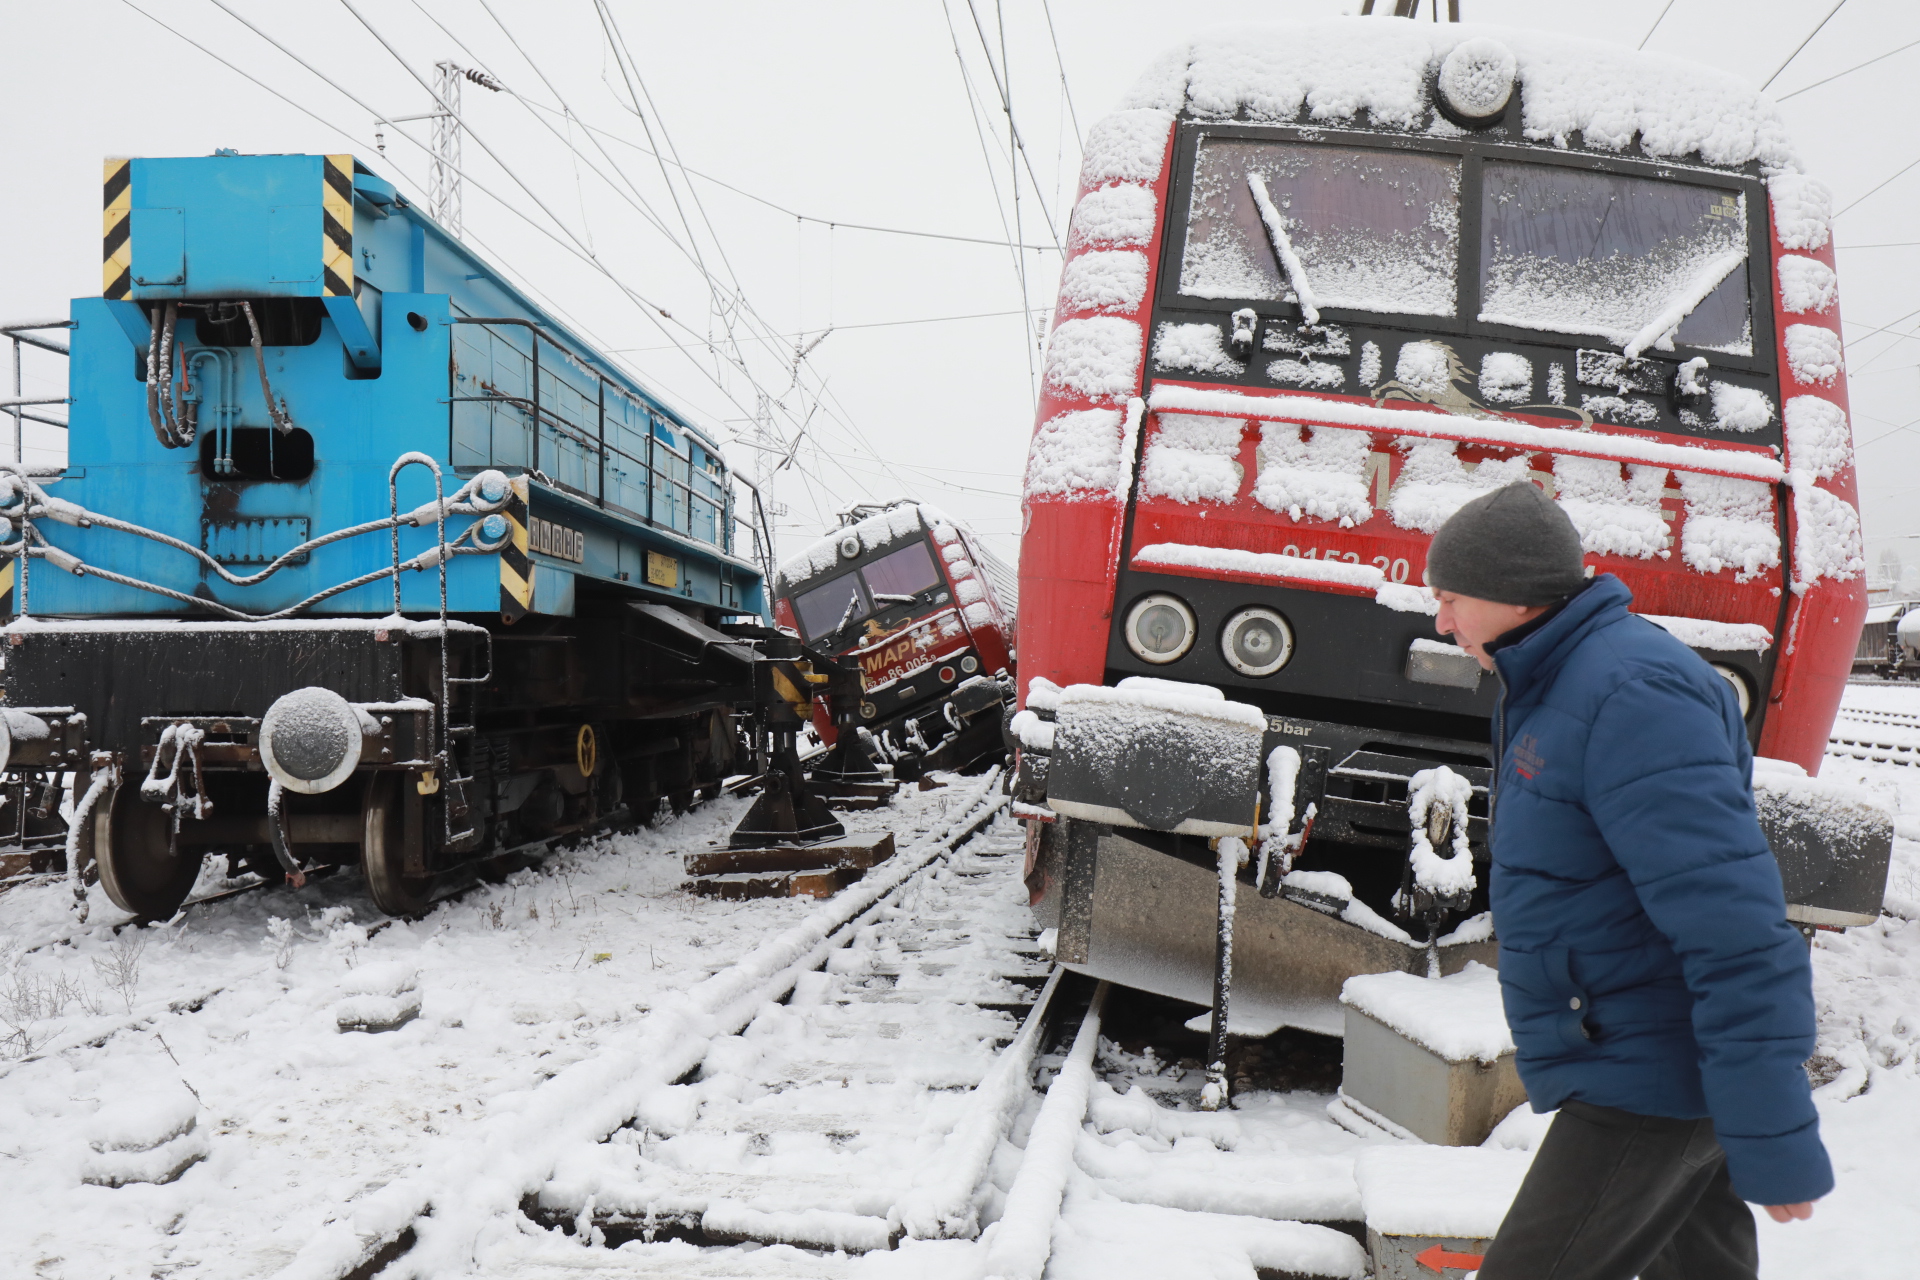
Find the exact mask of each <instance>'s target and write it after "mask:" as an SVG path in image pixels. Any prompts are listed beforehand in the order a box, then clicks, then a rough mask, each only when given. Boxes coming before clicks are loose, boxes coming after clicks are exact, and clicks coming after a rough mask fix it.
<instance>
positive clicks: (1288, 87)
mask: <svg viewBox="0 0 1920 1280" xmlns="http://www.w3.org/2000/svg"><path fill="white" fill-rule="evenodd" d="M1476 39H1491V40H1497V41H1499V42H1500V43H1501V44H1503V45H1505V46H1506V47H1507V48H1508V49H1509V50H1511V51H1512V53H1513V56H1514V59H1515V61H1516V62H1517V64H1518V67H1517V73H1516V76H1515V87H1516V88H1517V89H1518V90H1519V95H1520V102H1521V129H1522V132H1523V134H1524V136H1525V137H1526V138H1527V140H1529V141H1532V142H1541V143H1548V144H1550V145H1553V146H1556V147H1571V146H1574V145H1579V146H1581V147H1583V148H1586V149H1590V150H1595V151H1605V152H1613V153H1619V152H1625V151H1628V150H1631V149H1632V148H1633V147H1634V146H1635V145H1636V144H1637V145H1638V148H1639V150H1640V152H1641V153H1642V154H1644V155H1647V156H1657V157H1662V158H1672V159H1676V160H1677V159H1682V158H1686V157H1695V158H1697V159H1698V161H1699V162H1701V163H1704V164H1709V165H1714V166H1719V167H1725V168H1740V167H1743V166H1745V165H1748V164H1751V163H1755V162H1757V163H1758V164H1759V167H1760V169H1761V171H1762V172H1763V173H1766V174H1769V175H1771V174H1776V173H1788V172H1798V171H1799V170H1800V163H1799V159H1798V157H1797V156H1796V155H1795V154H1794V151H1793V147H1792V144H1791V142H1790V141H1789V139H1788V136H1787V130H1786V127H1785V125H1784V124H1782V122H1781V120H1780V116H1779V113H1778V112H1777V111H1776V110H1775V108H1774V106H1773V104H1772V103H1771V102H1770V101H1768V100H1767V99H1766V98H1764V97H1762V96H1761V95H1760V94H1759V93H1757V92H1755V91H1754V90H1753V89H1751V88H1748V87H1747V86H1746V85H1745V84H1743V83H1741V82H1740V81H1739V80H1738V79H1736V78H1735V77H1733V76H1730V75H1727V74H1726V73H1724V72H1720V71H1715V70H1713V69H1712V68H1709V67H1704V66H1701V65H1700V64H1698V63H1695V62H1689V61H1686V60H1684V59H1679V58H1670V57H1665V56H1663V55H1660V54H1653V53H1640V52H1636V51H1634V50H1632V49H1627V48H1624V47H1623V46H1620V45H1614V44H1607V43H1604V42H1602V41H1598V40H1584V39H1579V38H1577V37H1573V36H1565V35H1558V34H1550V33H1545V32H1538V31H1526V30H1520V29H1515V28H1507V27H1493V26H1484V25H1477V24H1476V25H1456V24H1445V25H1439V24H1427V23H1418V22H1404V21H1399V22H1396V21H1388V20H1385V19H1380V18H1330V19H1323V20H1319V21H1314V22H1288V23H1263V24H1261V25H1258V26H1235V27H1227V28H1220V29H1217V30H1214V31H1210V32H1207V33H1205V34H1203V35H1201V36H1200V37H1198V38H1197V39H1195V40H1192V41H1190V42H1188V43H1186V44H1183V45H1181V46H1179V47H1177V48H1174V49H1172V50H1169V51H1168V52H1167V53H1166V54H1164V55H1163V56H1162V57H1160V58H1159V59H1158V60H1156V61H1155V62H1154V64H1153V65H1152V67H1151V68H1149V70H1148V71H1147V72H1146V74H1145V75H1143V76H1142V77H1141V78H1140V80H1139V81H1138V82H1137V83H1136V84H1135V85H1134V87H1133V89H1132V90H1131V91H1130V92H1129V93H1128V94H1127V95H1126V97H1125V98H1124V99H1123V100H1122V101H1121V104H1120V105H1121V108H1122V110H1121V111H1120V112H1118V113H1117V114H1116V115H1115V116H1111V117H1109V118H1108V119H1107V120H1106V121H1103V122H1102V125H1101V126H1099V127H1096V129H1095V130H1094V131H1093V136H1090V137H1089V139H1088V145H1087V159H1088V177H1089V179H1090V180H1091V182H1092V184H1094V185H1097V184H1098V182H1099V181H1101V180H1102V179H1103V178H1105V177H1115V178H1118V177H1124V176H1131V175H1127V174H1124V173H1122V172H1119V171H1118V170H1120V169H1124V168H1125V167H1126V163H1125V161H1126V156H1125V155H1124V153H1125V151H1126V150H1127V146H1126V141H1127V140H1128V138H1129V136H1132V137H1138V136H1139V135H1140V134H1142V133H1147V134H1151V132H1152V130H1151V128H1150V122H1149V121H1148V120H1145V119H1142V118H1141V117H1143V116H1145V115H1147V114H1148V113H1154V114H1158V113H1168V114H1172V115H1181V116H1186V117H1189V118H1193V119H1201V120H1238V121H1246V122H1251V123H1262V124H1281V123H1317V124H1354V123H1357V122H1359V119H1360V116H1361V113H1362V112H1364V113H1365V116H1366V123H1367V124H1368V125H1370V126H1371V127H1375V128H1389V129H1398V130H1404V131H1407V132H1426V133H1434V134H1440V135H1445V136H1457V135H1459V134H1461V133H1463V132H1465V131H1464V130H1462V129H1461V128H1460V127H1459V126H1458V125H1456V124H1454V123H1453V122H1451V121H1450V120H1448V119H1447V118H1446V117H1445V116H1444V115H1442V114H1441V113H1440V112H1439V110H1438V109H1437V108H1436V107H1435V105H1434V102H1433V96H1434V95H1433V89H1434V78H1435V73H1436V71H1437V70H1438V68H1439V66H1440V64H1441V63H1442V61H1443V60H1444V59H1445V58H1446V56H1447V55H1448V54H1449V53H1451V52H1452V51H1453V49H1454V48H1455V47H1456V46H1458V45H1460V44H1462V43H1464V42H1466V41H1468V40H1476ZM1136 113H1137V114H1136ZM1129 117H1132V118H1131V119H1129ZM1162 119H1164V116H1163V117H1162ZM1143 126H1146V127H1144V128H1143ZM1102 135H1104V136H1102ZM1165 138H1166V133H1165V126H1164V125H1162V126H1161V127H1160V130H1159V133H1158V140H1159V141H1161V142H1164V140H1165ZM1142 141H1145V139H1142ZM1158 167H1159V164H1158V156H1157V155H1156V157H1155V160H1154V165H1153V168H1154V169H1155V170H1156V171H1157V170H1158ZM1103 171H1111V172H1103Z"/></svg>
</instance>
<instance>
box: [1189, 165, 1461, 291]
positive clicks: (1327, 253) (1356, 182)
mask: <svg viewBox="0 0 1920 1280" xmlns="http://www.w3.org/2000/svg"><path fill="white" fill-rule="evenodd" d="M1249 175H1254V176H1258V177H1260V178H1261V179H1262V180H1263V181H1264V182H1265V185H1266V187H1267V189H1268V191H1269V192H1270V193H1271V195H1272V199H1273V203H1274V204H1275V206H1277V208H1278V210H1279V212H1280V215H1281V217H1282V218H1283V219H1284V221H1285V224H1286V233H1287V236H1288V238H1289V239H1290V240H1291V242H1292V245H1293V248H1294V251H1295V252H1296V253H1297V254H1298V255H1299V258H1300V262H1301V265H1302V266H1303V267H1304V269H1305V275H1306V278H1307V280H1308V281H1309V282H1310V288H1311V289H1312V291H1313V294H1314V297H1315V300H1316V301H1317V302H1318V304H1319V305H1320V306H1324V307H1343V308H1347V309H1350V310H1354V311H1371V312H1388V313H1394V314H1401V315H1435V316H1446V315H1452V314H1453V312H1454V294H1455V278H1456V266H1455V264H1456V262H1457V261H1458V258H1459V248H1460V168H1459V162H1458V161H1457V160H1455V159H1454V158H1453V157H1451V156H1440V155H1417V154H1409V153H1407V152H1399V151H1373V150H1360V149H1355V148H1348V147H1330V146H1321V145H1314V144H1299V143H1281V142H1264V141H1263V142H1250V141H1241V140H1235V139H1225V138H1202V139H1201V141H1200V145H1199V148H1198V152H1197V155H1196V157H1195V160H1194V173H1193V195H1192V204H1191V206H1190V210H1189V213H1188V221H1187V243H1186V251H1185V253H1184V255H1183V257H1182V261H1181V267H1180V292H1182V293H1184V294H1187V295H1188V296H1190V297H1198V298H1234V299H1239V298H1247V299H1279V300H1283V301H1287V302H1296V303H1297V302H1298V301H1299V298H1298V296H1297V295H1296V293H1295V291H1294V289H1293V287H1292V284H1291V283H1290V282H1289V281H1288V280H1287V279H1286V276H1285V273H1284V272H1282V270H1281V268H1280V264H1279V260H1278V259H1277V258H1276V257H1275V253H1274V248H1273V243H1272V241H1271V240H1270V239H1269V237H1268V233H1267V230H1266V228H1265V227H1263V226H1262V225H1261V221H1260V210H1259V207H1258V205H1257V203H1256V201H1255V198H1254V196H1253V194H1252V192H1251V191H1250V190H1249V188H1248V184H1247V179H1248V176H1249Z"/></svg>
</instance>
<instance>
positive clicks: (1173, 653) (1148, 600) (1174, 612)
mask: <svg viewBox="0 0 1920 1280" xmlns="http://www.w3.org/2000/svg"><path fill="white" fill-rule="evenodd" d="M1126 630H1127V648H1129V649H1131V650H1133V656H1134V657H1136V658H1138V659H1140V660H1141V661H1142V662H1151V663H1155V664H1159V663H1163V662H1173V661H1175V660H1176V659H1178V658H1181V657H1183V656H1184V655H1185V654H1186V652H1187V650H1189V649H1191V648H1193V635H1194V624H1193V610H1192V609H1189V608H1188V607H1187V602H1186V601H1185V600H1182V599H1181V598H1180V597H1178V596H1170V595H1166V594H1160V595H1151V596H1145V597H1143V598H1142V599H1140V600H1139V601H1137V602H1136V603H1135V604H1134V606H1133V608H1131V609H1129V610H1127V629H1126Z"/></svg>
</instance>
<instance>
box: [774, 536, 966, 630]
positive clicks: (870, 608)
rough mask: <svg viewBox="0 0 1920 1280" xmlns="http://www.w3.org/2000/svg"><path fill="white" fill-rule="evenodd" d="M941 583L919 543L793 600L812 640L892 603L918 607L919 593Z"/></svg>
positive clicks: (930, 557) (889, 554) (802, 626)
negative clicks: (916, 603)
mask: <svg viewBox="0 0 1920 1280" xmlns="http://www.w3.org/2000/svg"><path fill="white" fill-rule="evenodd" d="M938 585H940V571H939V569H937V568H936V567H935V566H934V563H933V553H932V552H931V551H929V550H928V549H927V544H926V543H925V542H921V541H914V542H910V543H908V544H907V545H906V546H904V547H901V548H900V549H899V550H897V551H890V552H888V553H887V554H886V555H884V556H881V557H880V558H879V559H878V560H875V561H874V562H873V563H872V564H869V565H866V566H864V567H862V568H860V569H856V570H855V571H854V572H852V573H844V574H841V575H840V576H839V577H837V578H834V579H832V580H830V581H828V582H824V583H822V584H821V585H820V586H817V587H814V588H812V589H811V590H808V591H802V592H801V593H800V594H798V595H796V596H795V597H794V598H793V612H794V616H795V617H796V618H798V619H799V621H800V630H801V631H802V632H804V633H805V635H806V637H807V639H809V640H813V639H817V638H819V637H821V636H825V635H831V634H832V633H833V632H836V631H839V630H841V629H842V628H844V627H846V626H847V625H848V624H849V623H853V622H859V621H861V620H862V619H864V618H867V617H869V616H871V615H872V614H874V613H875V612H878V611H884V610H885V609H887V608H888V607H890V606H893V605H906V604H912V603H914V602H915V601H916V600H917V599H918V597H919V596H920V594H921V593H922V592H925V591H930V590H932V589H933V588H934V587H936V586H938Z"/></svg>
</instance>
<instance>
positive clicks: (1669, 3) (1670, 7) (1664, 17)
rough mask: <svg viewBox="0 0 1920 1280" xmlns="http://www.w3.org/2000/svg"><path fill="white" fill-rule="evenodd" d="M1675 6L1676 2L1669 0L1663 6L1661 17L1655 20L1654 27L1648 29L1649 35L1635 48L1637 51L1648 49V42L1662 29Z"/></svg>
mask: <svg viewBox="0 0 1920 1280" xmlns="http://www.w3.org/2000/svg"><path fill="white" fill-rule="evenodd" d="M1673 5H1674V0H1667V3H1666V4H1665V5H1664V6H1662V8H1661V10H1660V16H1659V17H1657V18H1655V19H1654V20H1653V25H1652V26H1650V27H1648V28H1647V34H1645V35H1643V36H1641V37H1640V43H1639V44H1637V45H1635V46H1633V47H1634V48H1635V49H1644V48H1646V47H1647V41H1649V40H1651V39H1653V33H1654V32H1656V31H1658V30H1659V29H1660V24H1661V23H1663V22H1665V21H1666V20H1667V14H1668V13H1670V12H1671V11H1672V10H1673Z"/></svg>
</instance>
